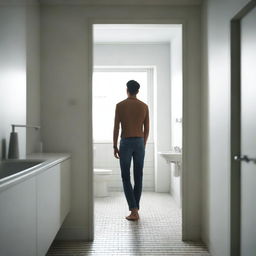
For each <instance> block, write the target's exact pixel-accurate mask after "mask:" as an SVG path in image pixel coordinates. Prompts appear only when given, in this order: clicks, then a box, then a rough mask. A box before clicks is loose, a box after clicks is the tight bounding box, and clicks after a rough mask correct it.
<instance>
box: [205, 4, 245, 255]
mask: <svg viewBox="0 0 256 256" xmlns="http://www.w3.org/2000/svg"><path fill="white" fill-rule="evenodd" d="M246 3H248V1H247V0H221V1H216V0H208V1H206V3H205V6H204V19H203V24H204V27H203V32H204V34H203V35H204V37H203V51H204V58H203V65H202V67H203V83H202V99H203V106H202V109H203V118H202V121H203V122H202V125H203V126H202V127H203V138H204V140H203V144H202V159H203V168H202V175H203V190H202V207H203V218H202V238H203V240H204V241H205V242H206V243H207V244H208V246H209V248H210V251H211V255H213V256H227V255H230V248H229V247H230V207H229V206H230V20H231V19H232V18H233V16H234V15H235V14H236V13H237V12H238V11H239V10H240V9H241V8H242V7H243V6H244V5H245V4H246Z"/></svg>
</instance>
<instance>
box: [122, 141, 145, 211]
mask: <svg viewBox="0 0 256 256" xmlns="http://www.w3.org/2000/svg"><path fill="white" fill-rule="evenodd" d="M119 156H120V167H121V175H122V181H123V187H124V193H125V197H126V200H127V203H128V206H129V210H132V209H134V208H138V209H139V208H140V197H141V191H142V177H143V165H144V156H145V146H144V138H140V137H133V138H122V139H121V141H120V147H119ZM132 159H133V176H134V188H133V187H132V184H131V178H130V167H131V160H132Z"/></svg>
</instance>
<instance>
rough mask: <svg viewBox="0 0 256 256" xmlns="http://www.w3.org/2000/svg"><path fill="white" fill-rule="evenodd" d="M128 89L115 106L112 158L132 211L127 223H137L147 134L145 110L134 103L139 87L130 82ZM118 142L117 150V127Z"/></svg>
mask: <svg viewBox="0 0 256 256" xmlns="http://www.w3.org/2000/svg"><path fill="white" fill-rule="evenodd" d="M126 86H127V96H128V97H127V99H125V100H123V101H121V102H119V103H118V104H117V105H116V111H115V123H114V133H113V148H114V156H115V157H116V158H118V159H119V161H120V167H121V176H122V182H123V188H124V193H125V197H126V200H127V203H128V206H129V210H130V211H131V213H130V215H129V216H127V217H126V219H127V220H138V219H139V213H138V211H139V208H140V205H139V204H140V197H141V191H142V177H143V165H144V156H145V146H146V143H147V139H148V134H149V111H148V106H147V105H146V104H145V103H144V102H142V101H140V100H138V99H137V94H138V92H139V88H140V85H139V83H138V82H136V81H134V80H130V81H128V82H127V84H126ZM120 123H121V141H120V147H119V148H118V146H117V143H118V135H119V126H120ZM132 159H133V172H134V188H133V187H132V184H131V180H130V166H131V160H132Z"/></svg>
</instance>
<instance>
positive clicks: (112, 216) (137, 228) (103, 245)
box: [47, 192, 210, 256]
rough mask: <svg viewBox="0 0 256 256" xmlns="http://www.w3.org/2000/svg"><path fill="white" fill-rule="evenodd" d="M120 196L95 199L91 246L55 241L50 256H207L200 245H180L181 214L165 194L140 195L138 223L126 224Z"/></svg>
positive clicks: (85, 243) (148, 193) (125, 210)
mask: <svg viewBox="0 0 256 256" xmlns="http://www.w3.org/2000/svg"><path fill="white" fill-rule="evenodd" d="M127 214H128V208H127V206H126V201H125V198H124V196H123V194H122V193H112V195H111V196H110V197H105V198H96V199H95V240H94V242H59V241H55V242H54V243H53V244H52V246H51V248H50V250H49V252H48V254H47V255H54V256H63V255H67V256H71V255H72V256H78V255H79V256H85V255H86V256H87V255H88V256H91V255H100V256H103V255H104V256H110V255H111V256H118V255H126V256H136V255H145V256H150V255H161V256H164V255H170V256H174V255H175V256H180V255H184V256H187V255H190V256H210V254H209V253H208V252H207V249H206V247H205V246H204V245H203V244H202V243H194V242H183V241H181V210H180V209H179V208H178V207H177V205H176V203H175V202H174V200H173V199H172V197H171V196H170V195H169V194H167V193H154V192H144V193H143V194H142V199H141V210H140V220H139V221H137V222H131V221H127V220H126V219H125V218H124V217H125V216H126V215H127Z"/></svg>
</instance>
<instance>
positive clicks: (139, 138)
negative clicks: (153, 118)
mask: <svg viewBox="0 0 256 256" xmlns="http://www.w3.org/2000/svg"><path fill="white" fill-rule="evenodd" d="M134 140H138V141H140V140H144V138H143V137H128V138H121V141H134Z"/></svg>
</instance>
